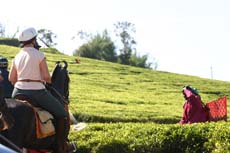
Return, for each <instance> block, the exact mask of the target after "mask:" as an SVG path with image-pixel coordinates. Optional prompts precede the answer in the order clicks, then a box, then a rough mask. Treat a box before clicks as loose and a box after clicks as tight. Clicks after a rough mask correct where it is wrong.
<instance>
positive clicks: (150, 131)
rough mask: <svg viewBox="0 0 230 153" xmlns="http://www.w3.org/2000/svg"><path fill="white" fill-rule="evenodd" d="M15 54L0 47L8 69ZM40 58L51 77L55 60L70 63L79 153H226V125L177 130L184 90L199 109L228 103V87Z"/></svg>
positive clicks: (229, 146) (229, 131) (229, 147)
mask: <svg viewBox="0 0 230 153" xmlns="http://www.w3.org/2000/svg"><path fill="white" fill-rule="evenodd" d="M18 51H19V48H16V47H10V46H5V45H0V55H1V56H4V57H7V58H8V60H9V61H10V64H11V61H12V59H13V58H14V56H15V55H16V53H17V52H18ZM45 54H46V57H47V62H48V66H49V70H50V72H51V71H52V69H53V67H54V65H55V62H56V61H58V60H66V61H67V62H68V63H69V74H70V79H71V82H70V105H69V108H70V110H71V112H72V113H73V114H74V116H75V117H76V118H77V120H78V121H79V122H85V123H87V127H86V128H85V129H84V130H82V131H79V132H76V131H70V135H69V139H70V140H71V141H76V142H77V144H78V151H77V152H78V153H167V152H168V153H180V152H181V153H183V152H187V153H190V152H194V153H195V152H196V153H200V152H205V153H206V152H221V153H222V152H230V123H229V122H224V121H220V122H216V123H199V124H192V125H183V126H181V125H178V124H177V123H178V121H179V120H180V118H181V115H182V106H183V103H184V98H183V96H182V93H181V91H182V87H183V86H184V85H192V86H193V87H196V88H197V89H198V90H199V92H200V95H201V97H202V100H203V102H204V103H206V102H209V101H211V100H215V99H218V98H219V97H222V96H227V102H228V103H229V96H230V83H229V82H224V81H217V80H211V79H204V78H200V77H195V76H189V75H181V74H175V73H169V72H163V71H155V70H150V69H142V68H136V67H131V66H125V65H120V64H115V63H110V62H105V61H98V60H92V59H87V58H81V57H80V58H79V57H74V56H67V55H63V54H52V53H49V52H45ZM76 58H79V59H80V63H78V64H77V63H76V62H75V60H76ZM228 107H229V105H228ZM228 110H229V109H228Z"/></svg>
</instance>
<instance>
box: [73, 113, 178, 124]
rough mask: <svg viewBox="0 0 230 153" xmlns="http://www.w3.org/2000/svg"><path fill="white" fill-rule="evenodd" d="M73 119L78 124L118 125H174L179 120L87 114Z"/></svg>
mask: <svg viewBox="0 0 230 153" xmlns="http://www.w3.org/2000/svg"><path fill="white" fill-rule="evenodd" d="M75 118H76V120H77V121H79V122H97V123H118V122H124V123H126V122H127V123H128V122H129V123H130V122H133V123H147V122H153V123H158V124H175V123H178V122H179V120H180V118H179V117H176V118H155V119H153V118H152V119H137V118H114V117H113V118H109V117H103V116H93V115H88V114H77V115H75Z"/></svg>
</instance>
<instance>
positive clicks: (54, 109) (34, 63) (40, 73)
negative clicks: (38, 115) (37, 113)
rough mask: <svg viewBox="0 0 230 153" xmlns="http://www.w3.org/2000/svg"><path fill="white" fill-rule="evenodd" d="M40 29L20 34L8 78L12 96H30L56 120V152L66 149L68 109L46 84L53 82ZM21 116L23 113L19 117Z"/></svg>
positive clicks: (60, 152) (61, 152) (30, 29)
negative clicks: (17, 50) (40, 49)
mask: <svg viewBox="0 0 230 153" xmlns="http://www.w3.org/2000/svg"><path fill="white" fill-rule="evenodd" d="M36 37H37V32H36V30H35V29H34V28H28V29H25V30H24V31H22V32H21V33H20V35H19V38H18V40H19V42H20V44H21V48H22V49H21V50H20V52H19V53H18V54H17V55H16V56H15V58H14V60H13V62H12V66H11V69H10V74H9V80H10V81H11V83H12V84H13V85H14V90H13V93H12V97H13V98H16V97H17V96H19V95H24V96H27V97H29V98H30V99H31V100H32V101H33V102H34V103H36V105H38V106H39V107H41V108H43V109H45V110H47V111H48V112H50V113H51V114H52V115H53V116H54V117H55V119H56V121H57V122H56V128H55V129H56V136H57V137H56V138H57V142H56V143H57V145H58V148H57V151H56V152H57V153H66V152H67V143H66V141H67V135H66V129H67V124H68V123H67V115H68V114H67V112H66V111H65V109H64V107H63V105H62V104H61V102H60V101H59V100H58V99H56V98H55V97H54V96H52V95H51V94H50V92H48V91H47V90H46V88H45V85H44V83H47V84H50V83H51V77H50V74H49V71H48V66H47V63H46V58H45V55H44V53H42V52H40V51H39V48H40V46H39V45H38V43H37V40H36ZM19 117H20V116H19Z"/></svg>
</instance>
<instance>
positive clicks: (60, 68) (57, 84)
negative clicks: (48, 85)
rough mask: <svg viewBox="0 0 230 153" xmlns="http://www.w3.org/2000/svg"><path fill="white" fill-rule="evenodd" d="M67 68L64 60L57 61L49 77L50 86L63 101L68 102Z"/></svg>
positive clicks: (68, 80)
mask: <svg viewBox="0 0 230 153" xmlns="http://www.w3.org/2000/svg"><path fill="white" fill-rule="evenodd" d="M67 68H68V63H67V62H66V61H65V60H63V61H57V62H56V65H55V68H54V70H53V72H52V77H51V80H52V86H53V87H54V88H55V89H56V90H57V91H58V92H59V93H60V94H61V96H62V97H63V98H64V99H65V101H69V82H70V78H69V72H68V70H67ZM55 97H56V96H55ZM56 98H57V97H56Z"/></svg>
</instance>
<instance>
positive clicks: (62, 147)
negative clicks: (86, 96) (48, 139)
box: [56, 118, 68, 153]
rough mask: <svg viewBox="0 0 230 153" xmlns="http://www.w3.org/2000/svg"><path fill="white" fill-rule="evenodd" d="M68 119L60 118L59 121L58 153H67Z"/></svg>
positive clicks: (57, 126) (57, 128) (57, 127)
mask: <svg viewBox="0 0 230 153" xmlns="http://www.w3.org/2000/svg"><path fill="white" fill-rule="evenodd" d="M66 125H67V120H66V118H60V119H58V120H57V125H56V137H57V138H56V139H57V147H58V148H57V153H67V152H68V147H67V133H66Z"/></svg>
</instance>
